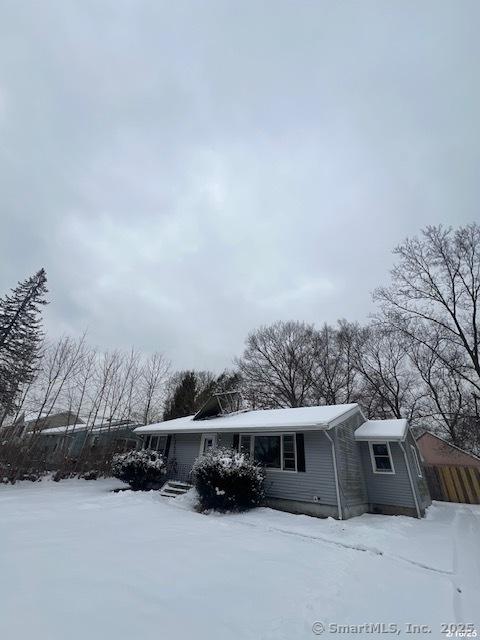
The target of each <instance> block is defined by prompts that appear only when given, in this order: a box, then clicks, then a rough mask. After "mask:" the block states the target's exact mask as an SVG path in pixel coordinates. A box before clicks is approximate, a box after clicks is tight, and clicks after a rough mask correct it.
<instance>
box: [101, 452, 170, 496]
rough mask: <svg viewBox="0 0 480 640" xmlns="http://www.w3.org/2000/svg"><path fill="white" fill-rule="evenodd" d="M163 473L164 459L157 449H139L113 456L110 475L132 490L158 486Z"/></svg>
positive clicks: (164, 470)
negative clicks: (125, 483) (126, 484)
mask: <svg viewBox="0 0 480 640" xmlns="http://www.w3.org/2000/svg"><path fill="white" fill-rule="evenodd" d="M165 473H166V466H165V461H164V459H163V457H162V456H161V455H160V454H159V453H158V452H157V451H152V450H150V449H139V450H137V451H128V452H127V453H120V454H117V455H115V456H113V460H112V475H113V476H115V478H118V479H119V480H123V482H127V483H128V484H129V485H130V487H131V488H132V489H133V490H134V491H139V490H145V489H156V488H159V487H160V483H161V481H162V479H163V476H164V475H165Z"/></svg>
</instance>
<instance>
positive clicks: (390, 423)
mask: <svg viewBox="0 0 480 640" xmlns="http://www.w3.org/2000/svg"><path fill="white" fill-rule="evenodd" d="M407 431H408V420H405V419H404V418H401V419H399V420H367V421H366V422H364V423H363V424H362V425H361V426H360V427H358V429H357V430H356V431H355V440H405V438H406V436H407Z"/></svg>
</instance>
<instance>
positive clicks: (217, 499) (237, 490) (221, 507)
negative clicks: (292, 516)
mask: <svg viewBox="0 0 480 640" xmlns="http://www.w3.org/2000/svg"><path fill="white" fill-rule="evenodd" d="M192 476H193V483H194V485H195V488H196V490H197V492H198V497H199V501H200V507H201V508H202V509H203V510H206V509H217V510H218V511H233V510H234V511H242V510H244V509H249V508H251V507H254V506H256V505H258V504H259V503H260V502H261V500H262V499H263V497H264V491H263V482H264V480H265V474H264V472H263V469H262V468H261V467H259V466H258V465H256V464H255V463H254V462H252V461H251V460H250V458H248V456H246V455H244V454H243V453H238V452H237V451H234V450H232V449H214V450H212V451H209V452H208V453H206V454H205V455H204V456H201V457H200V458H197V459H196V460H195V463H194V465H193V469H192Z"/></svg>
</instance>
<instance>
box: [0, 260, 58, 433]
mask: <svg viewBox="0 0 480 640" xmlns="http://www.w3.org/2000/svg"><path fill="white" fill-rule="evenodd" d="M46 282H47V276H46V273H45V270H44V269H40V271H38V272H37V273H36V274H35V275H33V276H31V277H30V278H28V279H27V280H25V281H24V282H19V283H18V285H17V286H16V287H15V289H12V292H11V294H10V295H6V296H5V297H4V298H1V299H0V425H1V424H2V422H3V420H4V419H5V417H6V416H7V415H9V414H10V413H12V412H13V411H14V410H15V408H16V407H15V401H16V400H17V397H18V393H19V391H20V388H21V386H22V385H24V384H27V383H29V382H31V381H32V379H33V378H34V376H35V369H36V365H37V361H38V355H39V350H40V345H41V342H42V339H43V332H42V329H41V315H40V311H41V307H42V306H43V305H45V304H47V301H46V299H45V295H46V294H47V292H48V290H47V287H46Z"/></svg>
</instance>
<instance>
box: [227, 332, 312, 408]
mask: <svg viewBox="0 0 480 640" xmlns="http://www.w3.org/2000/svg"><path fill="white" fill-rule="evenodd" d="M314 352H315V330H314V328H313V327H312V326H311V325H307V324H305V323H302V322H276V323H275V324H272V325H270V326H264V327H261V328H260V329H258V330H257V331H254V332H252V333H250V335H249V336H248V337H247V340H246V346H245V351H244V353H243V356H242V357H241V358H240V359H238V360H237V366H238V369H239V371H240V373H241V375H242V377H243V380H244V384H245V387H246V389H247V390H248V396H249V399H250V401H251V403H252V404H254V405H255V406H257V407H301V406H304V405H306V404H308V403H309V398H310V392H311V390H312V387H313V384H314V375H315V374H314Z"/></svg>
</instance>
